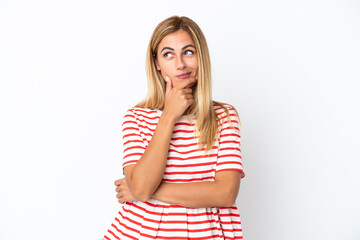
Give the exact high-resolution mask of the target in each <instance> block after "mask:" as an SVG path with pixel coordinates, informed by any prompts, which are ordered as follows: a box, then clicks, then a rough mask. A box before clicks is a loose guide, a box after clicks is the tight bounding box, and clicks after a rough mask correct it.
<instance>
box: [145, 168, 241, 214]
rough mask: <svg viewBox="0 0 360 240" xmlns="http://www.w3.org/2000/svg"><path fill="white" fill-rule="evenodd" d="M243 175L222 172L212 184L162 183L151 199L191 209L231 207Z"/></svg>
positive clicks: (216, 175) (235, 172) (218, 173)
mask: <svg viewBox="0 0 360 240" xmlns="http://www.w3.org/2000/svg"><path fill="white" fill-rule="evenodd" d="M241 174H242V173H241V172H239V171H220V172H217V173H216V174H215V180H214V181H212V182H192V183H165V182H162V183H161V184H160V186H159V188H158V189H157V190H156V192H155V193H154V194H153V196H152V197H151V198H154V199H157V200H160V201H162V202H166V203H170V204H175V205H180V206H184V207H189V208H201V207H231V206H233V204H234V203H235V201H236V198H237V195H238V193H239V188H240V179H241Z"/></svg>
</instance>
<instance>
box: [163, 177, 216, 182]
mask: <svg viewBox="0 0 360 240" xmlns="http://www.w3.org/2000/svg"><path fill="white" fill-rule="evenodd" d="M208 179H215V178H214V177H213V176H210V177H203V178H190V179H168V178H163V181H167V182H192V181H200V180H208Z"/></svg>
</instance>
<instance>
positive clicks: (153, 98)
mask: <svg viewBox="0 0 360 240" xmlns="http://www.w3.org/2000/svg"><path fill="white" fill-rule="evenodd" d="M179 30H184V31H186V32H188V33H189V34H190V36H191V38H192V40H193V41H194V43H195V48H196V51H197V57H198V63H199V69H198V80H197V83H196V84H195V85H194V86H193V87H192V89H193V96H194V100H195V102H194V104H192V105H191V106H190V107H189V112H188V113H189V114H192V115H194V116H195V117H196V119H197V122H196V134H197V135H198V136H199V149H202V148H204V147H205V146H206V149H205V150H206V151H209V150H210V149H211V148H212V147H213V146H214V144H215V142H216V139H217V137H218V131H219V129H218V128H219V123H218V117H217V115H216V113H215V110H214V107H213V104H214V103H215V104H217V105H219V106H220V107H222V108H223V109H224V110H225V112H226V115H227V119H228V121H229V122H230V123H231V121H230V117H229V111H228V109H227V108H226V107H225V106H224V104H223V103H220V102H216V101H212V94H211V93H212V90H211V85H212V79H211V63H210V54H209V49H208V46H207V43H206V39H205V36H204V34H203V33H202V31H201V29H200V28H199V26H198V25H197V24H196V23H195V22H194V21H193V20H191V19H190V18H188V17H184V16H182V17H179V16H172V17H169V18H167V19H165V20H163V21H162V22H160V23H159V24H158V25H157V27H156V28H155V30H154V32H153V34H152V36H151V38H150V41H149V45H148V49H147V53H146V74H147V78H148V93H147V96H146V98H145V99H144V100H143V101H141V102H140V103H138V104H137V105H136V106H135V107H145V108H158V109H163V107H164V105H165V89H166V85H165V81H164V79H163V78H162V76H161V73H160V72H159V71H157V69H156V64H155V59H156V57H157V50H158V46H159V43H160V42H161V40H162V39H163V38H164V37H165V36H166V35H168V34H170V33H173V32H176V31H179ZM233 109H235V108H233ZM235 112H236V110H235ZM236 113H237V112H236Z"/></svg>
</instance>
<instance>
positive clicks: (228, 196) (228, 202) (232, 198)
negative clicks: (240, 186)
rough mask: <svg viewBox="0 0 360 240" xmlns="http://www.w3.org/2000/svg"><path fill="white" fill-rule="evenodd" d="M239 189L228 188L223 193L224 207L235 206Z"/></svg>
mask: <svg viewBox="0 0 360 240" xmlns="http://www.w3.org/2000/svg"><path fill="white" fill-rule="evenodd" d="M237 193H238V192H237V191H234V190H233V189H229V190H226V191H225V192H224V193H223V195H222V196H223V198H222V199H223V202H222V205H223V207H232V206H234V204H235V203H236V198H237Z"/></svg>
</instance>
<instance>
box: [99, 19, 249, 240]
mask: <svg viewBox="0 0 360 240" xmlns="http://www.w3.org/2000/svg"><path fill="white" fill-rule="evenodd" d="M146 70H147V77H148V87H149V91H148V95H147V97H146V98H145V100H144V101H142V102H140V103H139V104H138V105H136V106H135V107H133V108H131V109H129V110H127V112H126V114H125V116H124V122H123V144H124V156H123V164H122V166H123V171H124V175H125V178H123V179H119V180H116V181H115V185H116V191H117V198H118V199H119V200H118V201H119V202H120V203H122V204H123V205H122V207H121V209H120V211H119V213H118V215H117V216H116V217H115V221H114V222H113V224H112V225H111V227H110V228H109V229H108V231H107V233H106V234H105V236H104V238H103V239H242V228H241V222H240V215H239V212H238V209H237V207H236V205H235V201H236V197H237V195H238V191H239V187H240V179H241V178H242V177H244V176H245V174H244V171H243V167H242V164H241V160H242V159H241V151H240V129H241V125H240V120H239V117H238V114H237V112H236V110H235V108H234V107H232V106H231V105H229V104H223V103H220V102H216V101H212V97H211V69H210V56H209V51H208V47H207V43H206V40H205V37H204V35H203V33H202V31H201V30H200V28H199V27H198V25H197V24H196V23H195V22H193V21H192V20H191V19H189V18H187V17H178V16H173V17H170V18H168V19H165V20H164V21H162V22H161V23H160V24H159V25H158V26H157V27H156V29H155V30H154V32H153V34H152V37H151V39H150V43H149V46H148V51H147V57H146Z"/></svg>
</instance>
